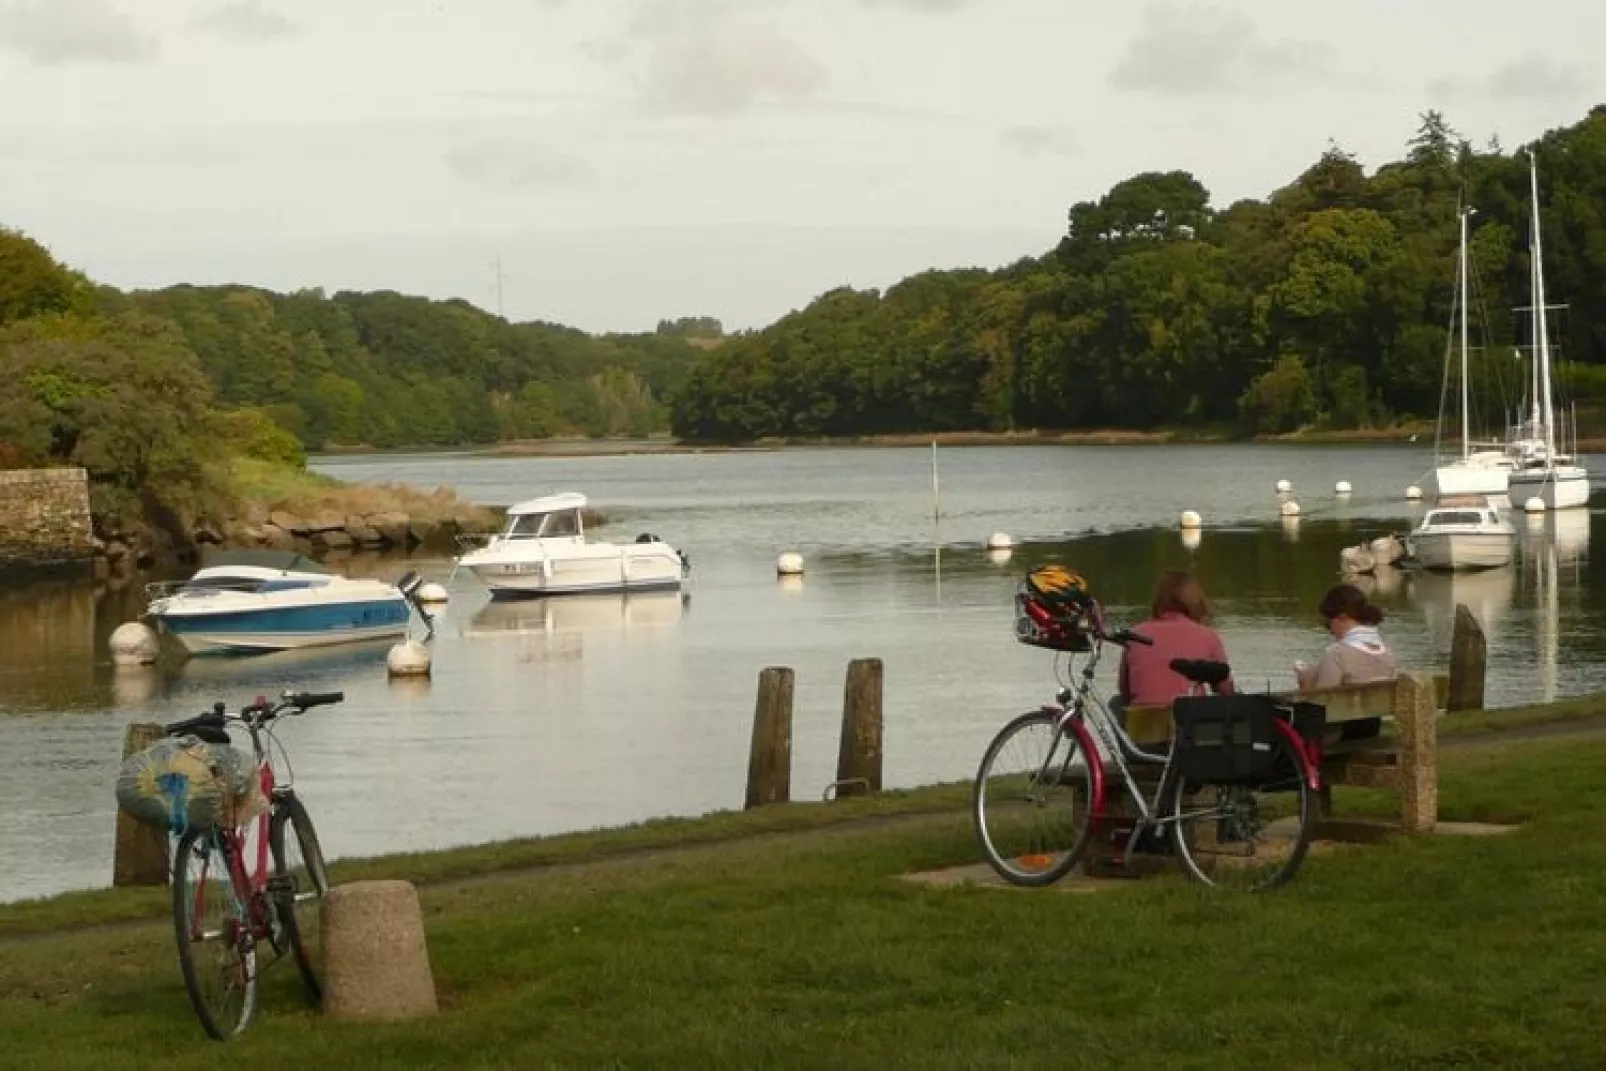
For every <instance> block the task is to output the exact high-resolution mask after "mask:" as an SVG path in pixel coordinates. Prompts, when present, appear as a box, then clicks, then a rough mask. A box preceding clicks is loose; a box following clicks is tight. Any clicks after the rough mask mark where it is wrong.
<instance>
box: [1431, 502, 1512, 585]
mask: <svg viewBox="0 0 1606 1071" xmlns="http://www.w3.org/2000/svg"><path fill="white" fill-rule="evenodd" d="M1406 544H1407V546H1408V547H1409V548H1410V551H1411V556H1412V557H1413V558H1415V559H1416V562H1417V564H1418V565H1420V566H1422V568H1424V569H1450V570H1454V569H1494V568H1498V567H1499V566H1502V565H1509V564H1511V560H1512V558H1514V557H1515V556H1516V553H1517V530H1516V528H1515V527H1513V526H1512V524H1511V522H1510V521H1508V520H1506V519H1505V518H1504V517H1502V516H1501V515H1500V511H1499V510H1498V509H1496V508H1495V506H1494V505H1493V504H1492V503H1491V502H1490V501H1489V500H1488V499H1487V498H1483V497H1474V496H1467V497H1466V498H1464V499H1456V498H1443V499H1440V500H1439V501H1438V502H1437V503H1436V504H1435V505H1434V506H1433V508H1432V509H1430V510H1428V511H1427V514H1426V515H1425V516H1424V517H1423V518H1422V523H1421V524H1420V525H1418V526H1417V527H1416V529H1415V530H1413V531H1412V532H1411V534H1410V536H1408V537H1407V539H1406Z"/></svg>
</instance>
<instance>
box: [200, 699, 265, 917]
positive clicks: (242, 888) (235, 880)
mask: <svg viewBox="0 0 1606 1071" xmlns="http://www.w3.org/2000/svg"><path fill="white" fill-rule="evenodd" d="M234 720H240V721H244V722H245V725H246V728H247V730H248V731H249V732H250V733H251V750H252V752H253V754H254V756H255V759H256V767H257V779H258V780H257V784H258V788H259V790H260V792H261V793H262V799H263V801H264V803H263V808H262V812H261V813H260V814H258V815H256V816H255V817H254V818H251V819H249V820H248V821H247V822H246V823H245V824H242V825H230V826H228V827H227V828H226V829H220V830H217V831H216V832H215V833H214V836H213V839H214V843H216V844H217V845H218V846H219V847H221V848H223V849H224V850H223V853H222V854H223V858H224V859H225V861H226V864H227V866H228V871H229V892H230V895H231V896H233V897H234V906H235V910H236V912H237V913H238V917H241V918H246V919H248V920H249V921H250V926H251V934H252V936H253V937H255V938H257V939H259V940H261V939H264V938H267V939H271V938H272V934H273V915H272V910H271V905H270V904H269V898H268V897H267V895H266V893H267V891H268V880H269V879H268V863H269V856H270V848H271V845H270V844H269V839H270V832H271V830H272V821H273V803H274V794H275V793H276V792H277V791H278V787H277V783H276V782H275V780H274V775H273V763H272V761H271V760H270V758H269V755H268V750H267V748H265V747H264V746H263V744H262V737H261V734H262V733H265V732H267V731H268V730H267V729H266V728H263V729H258V728H257V727H256V726H254V725H252V724H251V723H250V722H249V721H246V720H245V719H243V718H242V719H234ZM252 824H255V826H256V832H257V844H256V865H255V866H254V867H252V868H250V869H249V870H248V869H247V866H246V855H247V842H246V835H247V832H248V830H249V829H250V827H251V825H252ZM210 867H211V861H210V860H209V861H208V862H207V865H206V868H204V869H203V870H202V872H201V880H200V882H198V883H197V884H196V887H195V897H196V903H195V909H194V911H193V912H192V914H191V917H192V918H194V919H196V920H197V925H198V924H199V919H200V918H201V914H202V910H201V909H202V906H203V905H202V902H201V901H202V898H203V897H204V895H205V889H206V876H207V869H209V868H210ZM204 936H205V935H204V934H197V933H192V934H191V935H190V937H191V940H197V941H198V940H201V939H203V938H204Z"/></svg>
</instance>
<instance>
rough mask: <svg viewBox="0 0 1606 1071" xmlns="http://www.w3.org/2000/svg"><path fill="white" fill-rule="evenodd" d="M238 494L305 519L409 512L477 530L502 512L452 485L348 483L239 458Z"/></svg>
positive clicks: (263, 509)
mask: <svg viewBox="0 0 1606 1071" xmlns="http://www.w3.org/2000/svg"><path fill="white" fill-rule="evenodd" d="M231 476H232V482H233V486H234V490H235V493H236V494H237V495H238V496H239V499H240V501H241V502H242V503H243V504H244V506H245V509H246V510H247V511H248V512H256V513H259V514H265V513H267V512H268V511H272V510H283V511H284V512H286V513H292V514H295V515H296V516H299V517H310V516H315V515H318V514H320V513H340V514H344V515H347V516H352V515H356V516H370V515H372V514H376V513H405V514H407V516H409V517H411V518H413V519H414V520H416V521H426V522H430V523H435V524H438V523H440V522H442V521H448V520H455V521H457V522H459V523H460V524H462V525H463V526H464V527H469V526H470V525H472V527H473V530H476V531H479V530H485V529H490V528H494V527H495V526H496V524H497V521H498V515H497V513H496V511H494V510H490V509H486V508H485V507H483V506H476V505H474V504H473V503H471V502H469V501H467V500H466V499H464V498H462V497H461V496H459V495H458V494H457V492H456V491H454V490H452V489H451V488H450V487H435V488H430V489H425V488H420V487H411V486H408V485H406V484H395V483H384V484H346V483H341V482H340V481H339V480H336V479H332V478H331V477H328V476H324V475H322V474H320V473H317V472H312V471H311V470H308V469H294V468H290V467H288V466H286V465H277V464H273V463H271V462H266V461H257V460H254V459H251V458H238V459H236V460H235V461H234V464H233V468H232V470H231Z"/></svg>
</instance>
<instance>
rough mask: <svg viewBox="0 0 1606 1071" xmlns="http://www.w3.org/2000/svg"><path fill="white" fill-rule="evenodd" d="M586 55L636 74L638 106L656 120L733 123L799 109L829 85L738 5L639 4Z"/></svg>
mask: <svg viewBox="0 0 1606 1071" xmlns="http://www.w3.org/2000/svg"><path fill="white" fill-rule="evenodd" d="M587 49H588V51H589V52H590V54H591V56H592V57H593V58H594V59H596V60H598V61H599V62H603V63H609V64H621V65H625V66H628V67H632V68H634V69H635V72H636V92H637V96H638V98H639V101H640V103H641V104H642V105H643V107H645V108H646V109H647V110H648V111H651V112H657V113H659V114H668V115H700V116H729V115H735V114H738V113H741V112H745V111H748V110H751V109H752V108H755V107H758V106H761V105H764V104H796V103H801V102H804V101H808V100H811V99H814V98H816V97H818V96H819V94H820V93H821V91H822V90H823V89H824V88H825V87H826V85H827V83H828V82H829V78H828V75H827V72H826V69H825V66H824V64H822V63H821V62H820V61H819V60H818V59H817V58H815V57H814V55H813V54H811V53H810V52H808V51H807V50H806V49H804V48H803V46H802V45H800V44H798V43H797V42H796V41H795V40H793V39H792V38H791V37H789V36H787V35H786V34H785V33H784V32H782V30H781V28H780V27H779V26H778V25H776V24H775V23H774V22H773V21H771V20H769V19H767V18H764V17H762V16H755V15H753V14H750V13H748V12H746V11H745V10H743V8H742V7H741V6H740V5H738V4H737V3H735V2H734V0H682V2H680V3H675V4H669V3H662V2H654V0H638V4H637V6H636V8H635V11H634V16H633V17H632V19H631V20H630V23H629V25H628V26H627V28H626V29H625V31H624V32H623V33H622V34H619V35H616V36H613V37H608V38H604V39H602V40H598V41H592V42H590V43H589V44H588V46H587Z"/></svg>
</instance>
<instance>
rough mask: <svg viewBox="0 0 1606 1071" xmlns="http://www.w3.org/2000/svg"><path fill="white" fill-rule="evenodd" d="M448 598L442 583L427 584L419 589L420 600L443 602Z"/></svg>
mask: <svg viewBox="0 0 1606 1071" xmlns="http://www.w3.org/2000/svg"><path fill="white" fill-rule="evenodd" d="M446 600H447V594H446V589H445V588H444V587H442V586H441V585H440V584H435V583H430V584H425V585H423V586H422V587H420V588H419V589H418V601H419V602H425V603H431V602H432V603H441V602H445V601H446Z"/></svg>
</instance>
